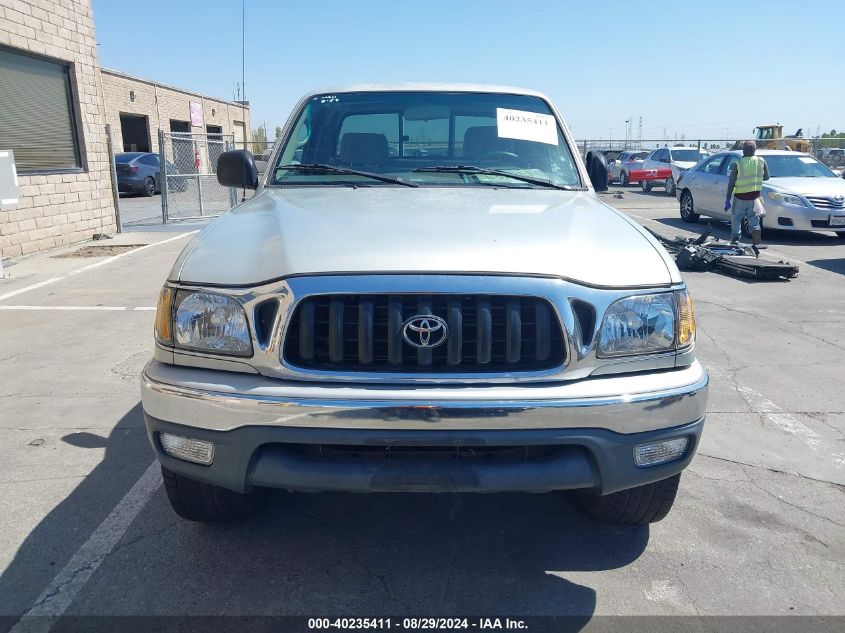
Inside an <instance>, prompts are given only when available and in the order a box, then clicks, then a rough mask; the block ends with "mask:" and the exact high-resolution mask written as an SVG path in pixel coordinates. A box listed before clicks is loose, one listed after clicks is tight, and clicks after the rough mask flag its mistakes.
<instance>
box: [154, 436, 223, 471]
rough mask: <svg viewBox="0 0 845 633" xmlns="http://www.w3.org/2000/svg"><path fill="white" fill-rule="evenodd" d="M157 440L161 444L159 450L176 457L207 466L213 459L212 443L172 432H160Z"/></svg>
mask: <svg viewBox="0 0 845 633" xmlns="http://www.w3.org/2000/svg"><path fill="white" fill-rule="evenodd" d="M158 441H159V443H160V444H161V450H163V451H164V452H165V453H167V454H168V455H170V456H171V457H175V458H176V459H181V460H184V461H186V462H193V463H195V464H202V465H203V466H208V465H209V464H211V462H213V461H214V444H212V443H211V442H205V441H203V440H194V439H191V438H190V437H182V436H181V435H173V434H172V433H161V434H160V435H159V438H158Z"/></svg>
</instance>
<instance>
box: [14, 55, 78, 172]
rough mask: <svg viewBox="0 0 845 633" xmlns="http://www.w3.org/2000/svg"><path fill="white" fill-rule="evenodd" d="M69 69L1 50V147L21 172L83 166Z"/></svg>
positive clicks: (65, 66)
mask: <svg viewBox="0 0 845 633" xmlns="http://www.w3.org/2000/svg"><path fill="white" fill-rule="evenodd" d="M70 96H71V91H70V80H69V67H68V66H67V65H64V64H58V63H55V62H50V61H46V60H43V59H39V58H36V57H31V56H29V55H19V54H17V53H13V52H11V51H9V50H8V49H3V48H0V145H2V147H0V149H11V150H13V151H14V153H15V163H16V166H17V169H18V171H19V172H24V173H25V172H27V171H30V172H31V171H40V170H45V171H49V170H60V169H74V168H78V167H80V160H79V148H78V143H77V137H76V129H75V125H74V120H73V114H72V113H73V108H72V105H71V98H70Z"/></svg>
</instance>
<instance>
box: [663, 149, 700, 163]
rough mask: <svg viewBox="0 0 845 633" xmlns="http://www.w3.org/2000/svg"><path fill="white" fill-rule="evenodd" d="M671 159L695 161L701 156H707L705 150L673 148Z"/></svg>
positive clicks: (687, 161) (684, 161) (683, 161)
mask: <svg viewBox="0 0 845 633" xmlns="http://www.w3.org/2000/svg"><path fill="white" fill-rule="evenodd" d="M671 151H672V160H676V161H680V162H682V163H697V162H698V161H700V160H701V159H702V158H707V152H699V151H698V150H697V149H673V150H671Z"/></svg>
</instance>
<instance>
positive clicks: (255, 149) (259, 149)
mask: <svg viewBox="0 0 845 633" xmlns="http://www.w3.org/2000/svg"><path fill="white" fill-rule="evenodd" d="M245 145H246V149H247V150H249V151H250V152H251V153H252V155H253V156H254V157H255V166H256V167H258V179H259V180H261V179H262V178H263V177H264V174H265V172H266V171H267V165H268V163H269V161H270V155H271V154H272V153H273V148H274V147H275V146H276V140H269V141H248V142H247V143H245Z"/></svg>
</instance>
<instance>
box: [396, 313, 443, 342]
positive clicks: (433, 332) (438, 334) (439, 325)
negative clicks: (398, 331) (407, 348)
mask: <svg viewBox="0 0 845 633" xmlns="http://www.w3.org/2000/svg"><path fill="white" fill-rule="evenodd" d="M448 336H449V326H448V325H446V321H444V320H443V319H441V318H440V317H436V316H434V315H433V314H418V315H416V316H412V317H411V318H410V319H407V320H406V321H405V322H404V323H403V324H402V338H404V339H405V342H406V343H407V344H408V345H411V346H412V347H418V348H420V349H432V348H434V347H437V346H438V345H442V344H443V343H444V342H445V341H446V339H447V338H448Z"/></svg>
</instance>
